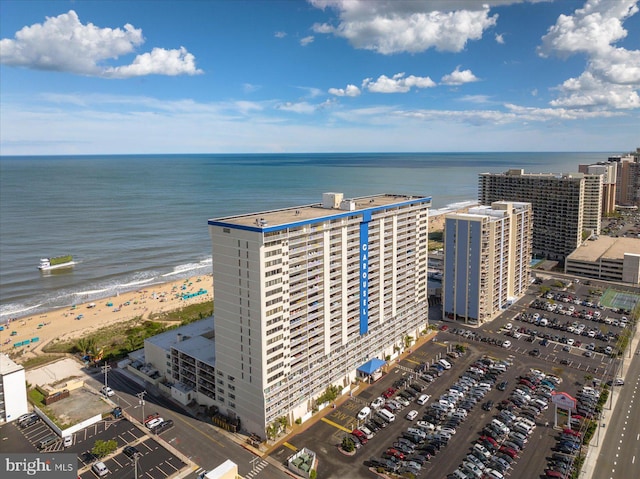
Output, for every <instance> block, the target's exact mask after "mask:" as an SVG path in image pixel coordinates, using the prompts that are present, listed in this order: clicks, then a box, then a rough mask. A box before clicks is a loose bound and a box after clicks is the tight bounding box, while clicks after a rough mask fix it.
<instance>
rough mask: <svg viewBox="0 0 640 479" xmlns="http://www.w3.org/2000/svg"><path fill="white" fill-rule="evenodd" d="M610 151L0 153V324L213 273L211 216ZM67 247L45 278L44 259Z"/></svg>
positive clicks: (452, 190)
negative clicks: (66, 264)
mask: <svg viewBox="0 0 640 479" xmlns="http://www.w3.org/2000/svg"><path fill="white" fill-rule="evenodd" d="M609 155H610V154H609V153H606V152H605V153H424V154H423V153H415V154H412V153H399V154H391V153H385V154H374V153H360V154H284V155H280V154H269V155H257V154H254V155H249V154H248V155H142V156H141V155H131V156H75V157H0V320H2V319H6V318H8V317H19V316H24V315H27V314H34V313H37V312H40V311H44V310H47V309H51V308H56V307H62V306H67V305H71V304H74V303H76V302H83V301H88V300H96V299H100V298H103V297H106V296H110V295H113V294H115V293H116V292H123V291H127V290H133V289H140V288H143V287H145V286H148V285H151V284H154V283H159V282H164V281H170V280H173V279H180V278H183V277H187V276H189V275H194V274H203V273H210V272H211V244H210V241H209V235H208V228H207V220H208V219H209V218H218V217H223V216H229V215H235V214H241V213H250V212H256V211H264V210H269V209H272V208H281V207H290V206H296V205H303V204H310V203H318V202H320V201H321V198H322V193H324V192H327V191H337V192H343V193H344V194H345V197H356V196H362V195H369V194H378V193H398V194H405V193H407V194H420V195H427V196H432V197H433V206H434V208H442V207H445V206H446V205H449V204H451V203H455V202H460V201H466V200H475V199H476V198H477V190H478V174H479V173H482V172H502V171H506V170H507V169H509V168H524V169H525V171H528V172H554V173H561V172H569V171H577V169H578V164H580V163H590V162H595V161H603V160H606V158H607V157H608V156H609ZM63 254H72V255H73V257H74V260H75V261H77V264H76V265H75V267H74V268H72V269H65V270H58V271H53V272H51V273H49V274H42V273H40V271H39V270H38V269H37V265H38V263H39V259H40V258H45V257H50V256H59V255H63Z"/></svg>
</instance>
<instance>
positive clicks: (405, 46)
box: [310, 0, 514, 55]
mask: <svg viewBox="0 0 640 479" xmlns="http://www.w3.org/2000/svg"><path fill="white" fill-rule="evenodd" d="M310 2H311V4H312V5H314V6H316V7H317V8H322V9H326V8H331V9H333V10H335V11H337V13H338V17H339V21H338V25H337V26H333V25H330V24H328V23H321V24H315V25H314V26H313V29H314V31H315V32H316V33H324V34H333V35H336V36H339V37H343V38H346V39H347V40H348V41H349V42H350V43H351V45H353V46H354V47H355V48H362V49H366V50H374V51H376V52H378V53H382V54H385V55H388V54H393V53H400V52H411V53H416V52H422V51H425V50H428V49H429V48H435V49H436V50H440V51H451V52H459V51H461V50H462V49H464V47H465V45H466V44H467V42H468V41H470V40H479V39H480V38H482V34H483V33H484V31H485V30H487V29H488V28H491V27H493V26H495V24H496V22H497V19H498V16H497V15H489V7H488V6H486V5H484V2H480V1H477V0H473V1H469V0H467V1H461V0H460V1H450V2H447V1H433V0H412V1H389V0H387V1H383V0H380V1H376V2H370V1H368V0H310ZM491 3H494V4H495V3H498V2H491ZM500 3H514V2H513V1H511V2H500Z"/></svg>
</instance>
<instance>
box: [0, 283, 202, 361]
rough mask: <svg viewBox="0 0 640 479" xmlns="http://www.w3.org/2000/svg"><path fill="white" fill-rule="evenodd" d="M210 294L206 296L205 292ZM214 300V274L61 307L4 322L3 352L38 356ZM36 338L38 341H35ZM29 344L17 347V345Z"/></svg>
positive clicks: (1, 339)
mask: <svg viewBox="0 0 640 479" xmlns="http://www.w3.org/2000/svg"><path fill="white" fill-rule="evenodd" d="M205 291H206V293H205ZM212 300H213V277H212V275H202V276H194V277H192V278H187V279H181V280H178V281H172V282H169V283H163V284H157V285H152V286H148V287H145V288H144V289H140V290H138V291H131V292H128V293H121V294H119V295H118V296H113V297H110V298H105V299H100V300H95V301H92V302H87V303H83V304H76V305H74V306H69V307H66V308H60V309H56V310H52V311H49V312H47V313H43V314H37V315H33V316H25V317H21V318H13V319H12V320H11V321H10V322H9V323H8V324H6V323H3V324H2V325H3V326H4V330H2V331H0V344H1V351H2V352H7V353H8V352H11V351H14V350H18V349H20V350H22V349H24V350H25V351H28V352H29V354H28V356H31V355H33V354H38V353H39V352H41V351H42V348H43V347H44V346H45V345H46V344H47V343H49V342H50V341H52V340H53V339H56V338H59V339H61V340H67V339H75V338H79V337H81V336H82V335H84V334H86V333H89V332H91V331H95V330H97V329H99V328H101V327H104V326H108V325H111V324H114V323H118V322H122V321H128V320H131V319H133V318H135V317H138V316H141V317H142V318H143V319H147V318H148V317H149V315H150V314H153V313H162V312H165V311H174V310H177V309H181V308H183V307H185V306H188V305H191V304H196V303H202V302H205V301H212ZM33 338H38V339H37V340H36V341H33ZM25 341H29V344H28V345H24V346H19V347H15V346H14V344H15V343H19V342H25Z"/></svg>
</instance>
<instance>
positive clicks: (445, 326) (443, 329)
mask: <svg viewBox="0 0 640 479" xmlns="http://www.w3.org/2000/svg"><path fill="white" fill-rule="evenodd" d="M447 329H449V326H447V325H446V324H443V325H442V326H440V331H446V330H447Z"/></svg>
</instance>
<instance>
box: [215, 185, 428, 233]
mask: <svg viewBox="0 0 640 479" xmlns="http://www.w3.org/2000/svg"><path fill="white" fill-rule="evenodd" d="M412 203H428V204H429V205H430V204H431V197H430V196H420V195H395V194H381V195H372V196H362V197H358V198H344V196H343V194H342V193H324V194H323V200H322V203H315V204H310V205H302V206H295V207H291V208H283V209H278V210H271V211H262V212H257V213H249V214H245V215H238V216H229V217H224V218H216V219H210V220H209V224H210V225H212V224H213V225H218V226H224V225H229V226H238V227H245V228H251V229H254V228H257V229H267V228H268V227H273V226H283V225H295V224H298V223H300V224H305V223H312V222H317V221H318V220H321V219H323V218H326V219H337V218H339V217H347V216H349V215H353V214H354V213H357V212H362V211H366V210H369V211H375V210H379V209H386V208H388V207H390V206H402V205H409V204H412Z"/></svg>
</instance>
